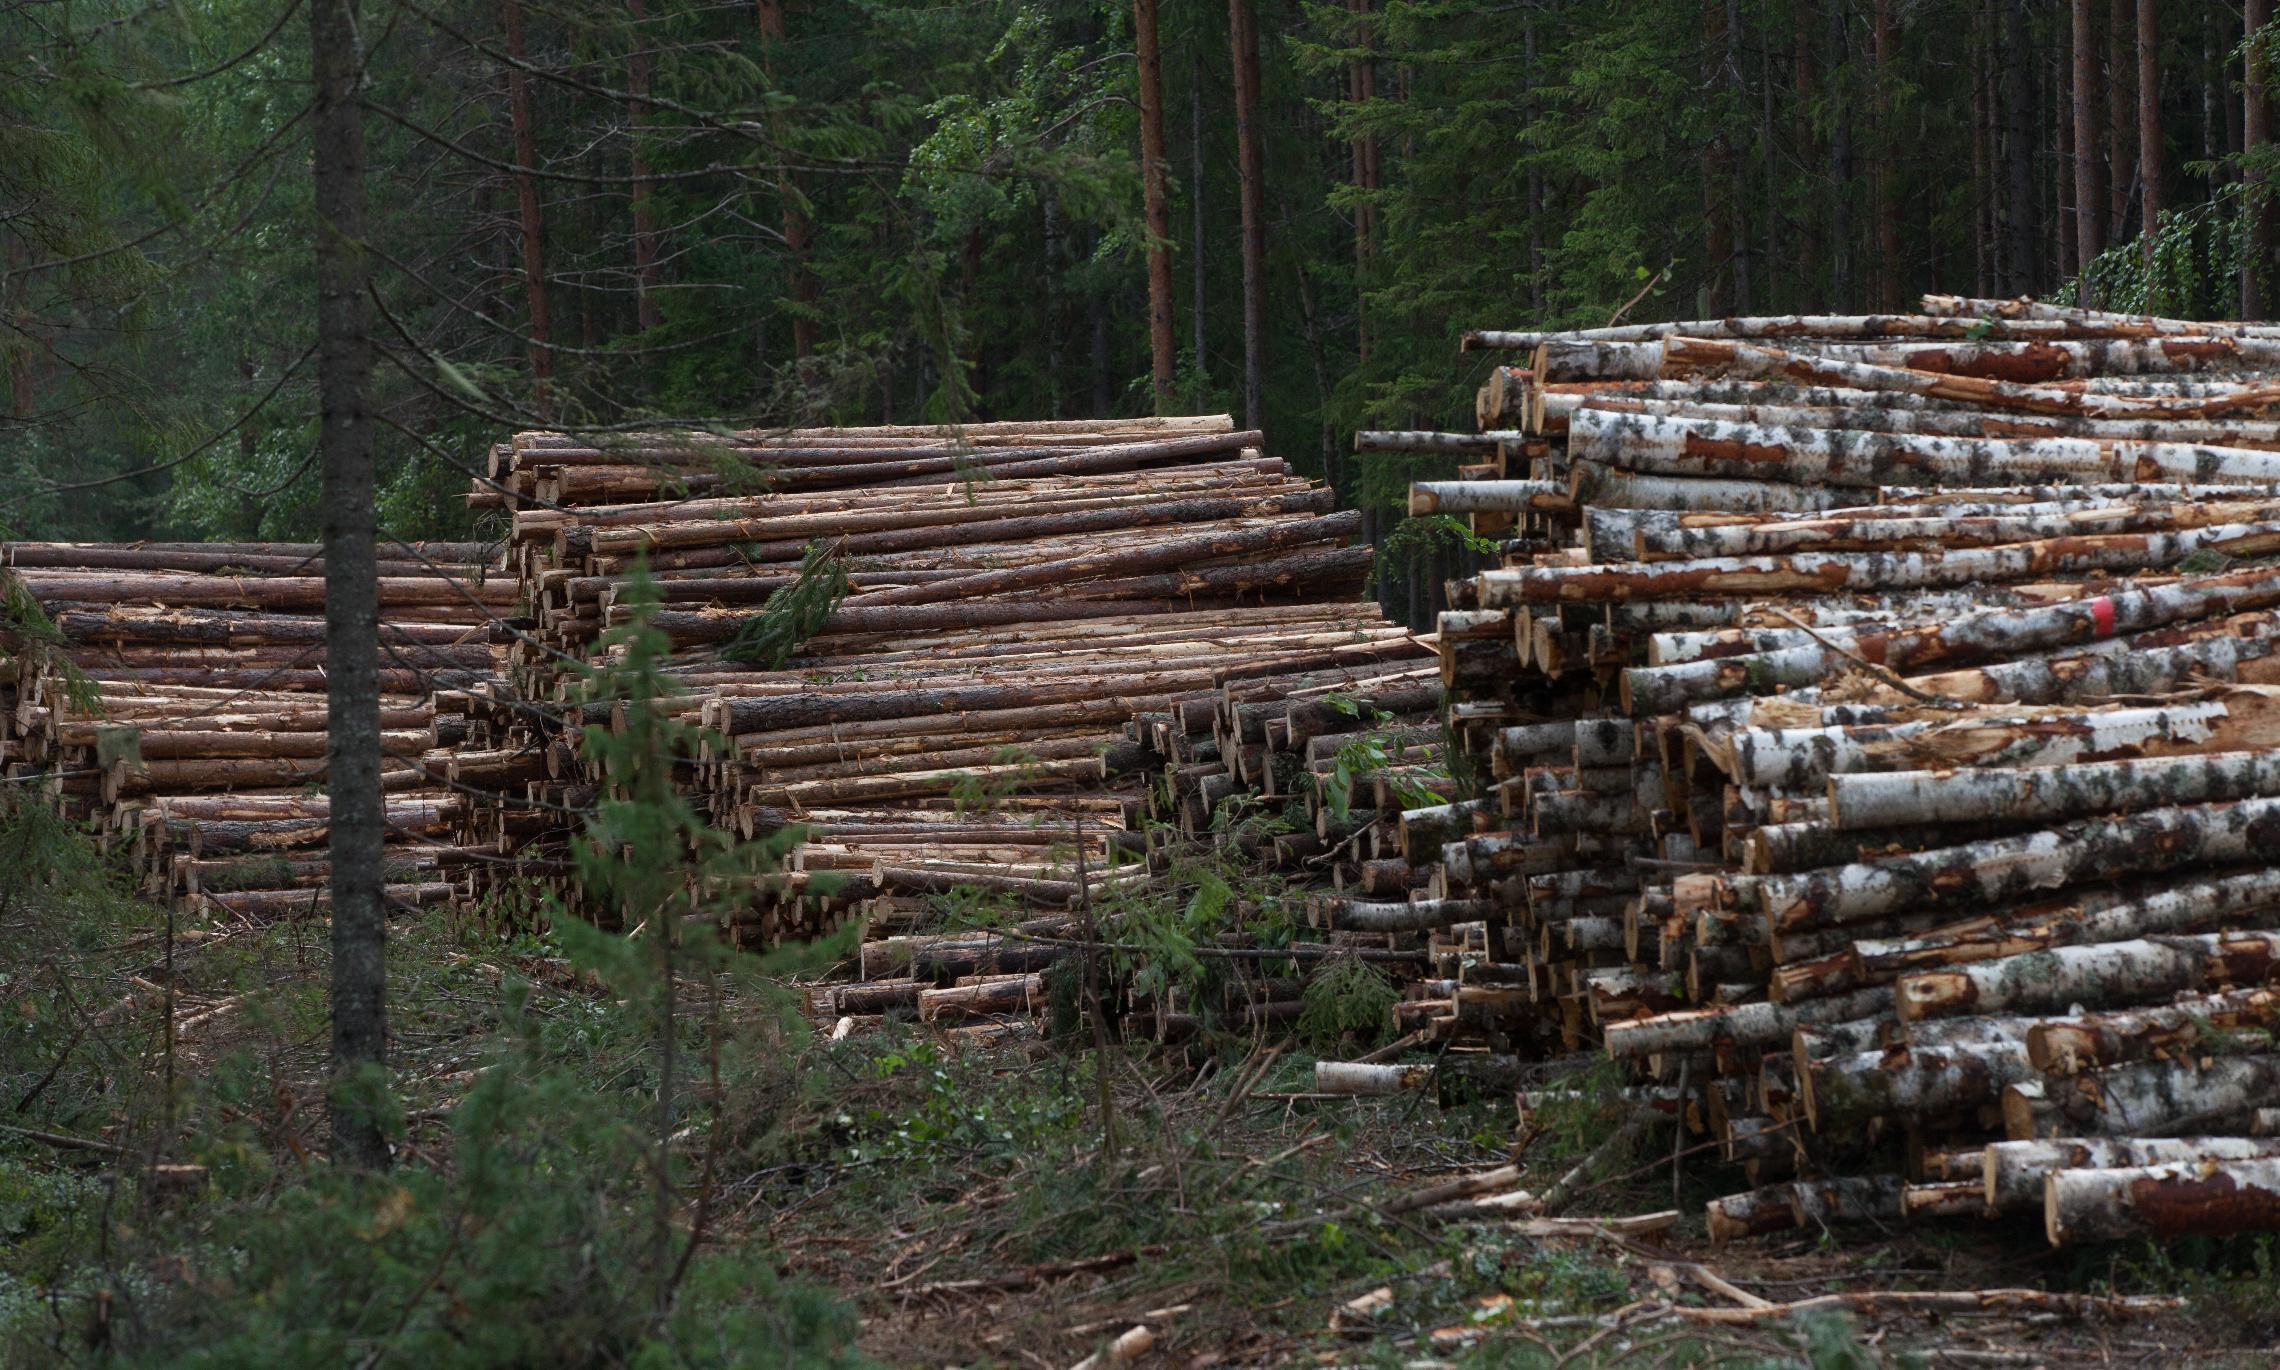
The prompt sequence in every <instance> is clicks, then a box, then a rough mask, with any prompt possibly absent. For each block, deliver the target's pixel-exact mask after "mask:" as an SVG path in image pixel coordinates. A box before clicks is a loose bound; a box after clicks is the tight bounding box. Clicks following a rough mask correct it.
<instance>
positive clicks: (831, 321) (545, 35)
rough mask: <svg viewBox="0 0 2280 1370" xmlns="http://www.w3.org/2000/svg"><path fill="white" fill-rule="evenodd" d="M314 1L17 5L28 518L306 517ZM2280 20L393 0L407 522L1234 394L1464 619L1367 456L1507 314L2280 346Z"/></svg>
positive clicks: (395, 358)
mask: <svg viewBox="0 0 2280 1370" xmlns="http://www.w3.org/2000/svg"><path fill="white" fill-rule="evenodd" d="M296 4H297V0H260V2H259V3H243V0H183V3H170V4H144V3H142V0H104V2H102V3H79V4H69V5H66V4H62V3H54V2H53V0H12V3H9V4H7V5H5V7H4V9H0V12H4V13H5V15H6V19H5V22H4V23H0V71H4V72H5V73H6V75H5V76H4V77H0V208H4V212H0V368H4V376H5V392H4V396H0V399H4V405H0V408H4V411H5V412H4V415H0V478H4V479H5V481H6V490H7V492H8V493H7V495H6V496H5V499H6V507H5V508H4V509H0V523H4V524H5V526H6V529H7V531H9V532H10V533H12V534H14V535H18V536H31V537H43V538H65V539H122V538H169V539H215V540H223V541H235V540H251V539H277V540H301V539H307V538H311V537H313V536H314V535H315V532H316V529H317V519H318V512H319V496H318V481H317V479H316V470H315V465H314V456H315V450H316V448H315V444H316V421H315V417H314V411H315V399H314V372H315V367H314V364H313V359H312V350H313V335H314V320H313V316H312V313H311V311H310V310H309V308H308V307H307V301H308V300H309V299H310V298H311V295H312V291H313V288H314V287H313V282H312V261H311V257H310V253H309V246H308V243H309V239H308V235H307V229H306V225H307V224H308V222H309V220H310V215H311V206H310V203H309V196H310V194H311V182H310V179H309V177H308V175H307V174H306V167H307V159H308V157H309V155H310V154H309V145H308V135H309V125H310V119H309V117H308V113H309V99H310V90H311V87H310V84H309V81H308V78H307V73H308V71H309V60H308V53H307V51H306V47H307V36H306V26H305V24H302V23H297V22H293V10H294V9H295V7H296ZM2271 18H2272V6H2271V4H2270V0H2248V3H2247V4H2246V6H2245V8H2244V7H2243V6H2240V5H2232V4H2225V3H2208V2H2204V0H2169V2H2167V3H2155V0H2078V2H2075V3H2067V2H2066V0H1627V2H1626V3H1621V4H1605V3H1601V4H1591V3H1580V2H1579V0H1517V2H1515V0H1343V2H1342V3H1334V2H1331V0H1231V3H1229V4H1226V5H1220V4H1217V3H1211V4H1203V3H1168V4H1159V3H1158V2H1157V0H1141V3H1138V4H1124V3H1100V2H1098V0H1027V2H1026V3H1018V2H1017V0H973V2H971V3H959V4H918V3H901V2H899V0H834V3H807V2H805V0H723V2H722V3H693V4H687V3H684V4H676V3H668V0H499V2H497V3H480V2H477V0H406V2H405V3H393V4H370V5H367V6H366V7H365V13H364V27H363V35H362V36H363V39H364V46H365V50H366V61H367V64H368V65H367V88H366V97H367V109H368V120H367V124H368V128H367V137H368V139H369V141H370V152H369V163H370V174H371V178H372V188H373V215H372V219H373V222H372V224H371V226H370V251H371V255H372V266H373V269H374V271H375V273H376V284H375V287H374V295H375V300H376V303H377V305H378V309H379V315H378V323H377V330H378V334H379V339H378V341H379V345H380V347H381V351H382V366H381V371H380V373H379V379H378V386H379V389H378V391H377V394H376V403H377V405H378V407H379V411H380V414H381V418H382V431H381V433H380V435H379V457H378V460H379V464H380V482H381V489H382V507H381V522H382V524H383V526H384V527H385V528H386V529H387V531H389V532H391V533H394V534H396V535H398V536H402V537H416V536H430V537H437V536H441V537H454V536H461V535H465V534H467V533H470V532H473V533H480V532H482V531H483V529H482V524H481V521H480V519H478V518H477V517H476V516H475V515H473V514H472V513H471V512H470V511H469V510H468V509H467V508H466V505H465V501H464V499H463V498H462V497H463V495H464V494H465V492H466V490H467V489H468V480H469V475H470V473H471V472H479V471H481V469H482V461H483V454H484V451H485V449H486V448H487V446H488V445H489V444H490V443H491V442H493V441H496V440H497V439H499V438H500V437H501V436H503V434H504V433H505V432H507V431H509V430H510V429H512V428H515V427H531V426H581V427H586V428H589V429H592V430H600V431H607V430H609V429H611V428H616V427H624V426H640V425H643V424H659V423H675V424H692V423H693V424H707V425H719V426H730V427H748V426H768V425H785V424H820V423H834V424H859V423H876V422H909V421H914V420H935V421H949V422H955V421H958V420H962V419H989V418H1012V417H1019V418H1043V417H1075V416H1088V415H1127V414H1136V413H1147V412H1150V411H1152V410H1161V411H1164V412H1204V411H1222V410H1224V411H1229V412H1233V413H1234V414H1236V415H1237V417H1238V418H1239V419H1242V420H1244V421H1246V422H1249V423H1252V424H1255V425H1256V426H1259V427H1261V428H1263V429H1264V430H1265V431H1266V433H1267V434H1268V438H1269V443H1270V446H1271V447H1272V449H1273V450H1274V451H1275V452H1276V453H1277V454H1278V455H1281V456H1284V457H1286V458H1288V459H1289V460H1291V461H1293V462H1294V463H1295V464H1297V465H1298V466H1300V467H1301V468H1302V469H1306V470H1308V471H1310V472H1312V473H1314V474H1318V475H1321V476H1323V477H1325V478H1326V479H1328V480H1329V481H1330V482H1332V483H1333V484H1334V485H1335V486H1336V487H1337V489H1338V492H1339V495H1340V497H1341V499H1342V500H1343V502H1345V503H1346V504H1348V505H1355V506H1360V507H1362V508H1364V509H1365V510H1367V511H1369V513H1370V517H1371V524H1372V526H1371V530H1370V531H1371V533H1372V535H1373V537H1374V538H1375V540H1376V541H1378V543H1379V544H1380V546H1381V547H1383V548H1385V549H1386V563H1385V565H1384V566H1383V568H1382V569H1383V574H1382V575H1381V580H1380V593H1381V597H1383V598H1384V599H1385V600H1386V601H1387V602H1388V604H1389V605H1390V606H1392V607H1393V608H1394V609H1395V611H1396V612H1397V613H1398V612H1401V611H1403V610H1404V609H1406V610H1407V611H1408V612H1409V614H1410V615H1411V617H1412V618H1413V619H1417V620H1421V619H1422V618H1423V616H1424V615H1425V614H1428V613H1430V612H1431V610H1432V609H1433V608H1434V607H1435V605H1434V599H1435V594H1436V591H1435V588H1434V587H1435V584H1436V582H1437V580H1438V579H1439V577H1440V575H1441V574H1442V573H1445V572H1447V571H1449V570H1450V569H1451V567H1452V565H1453V560H1452V559H1454V558H1460V557H1462V555H1463V549H1462V548H1461V546H1460V545H1459V540H1458V539H1457V538H1456V537H1455V536H1454V535H1453V534H1452V533H1451V532H1449V531H1448V530H1446V529H1442V528H1439V527H1438V526H1437V525H1434V526H1425V525H1412V526H1410V527H1409V528H1408V529H1407V530H1406V531H1403V530H1402V529H1401V528H1400V527H1399V523H1400V520H1401V511H1400V506H1401V504H1402V494H1403V492H1404V491H1405V489H1406V485H1407V482H1408V481H1409V480H1410V479H1412V478H1413V477H1421V476H1427V475H1431V474H1435V473H1434V472H1432V471H1430V470H1428V469H1426V468H1427V467H1429V466H1430V465H1431V464H1432V462H1433V460H1434V459H1431V458H1413V457H1398V458H1397V457H1371V458H1368V459H1366V460H1357V459H1356V458H1355V457H1354V456H1353V455H1352V454H1351V451H1350V434H1351V433H1352V432H1353V431H1354V430H1355V429H1357V428H1365V427H1416V426H1423V427H1441V426H1450V425H1457V426H1463V425H1464V424H1465V422H1466V416H1467V410H1468V408H1469V405H1468V399H1469V396H1470V394H1471V392H1472V389H1473V388H1474V387H1475V386H1476V385H1477V384H1478V382H1479V380H1480V378H1481V375H1482V374H1483V372H1484V371H1485V369H1486V368H1487V366H1489V365H1490V364H1492V362H1493V358H1491V357H1489V356H1487V355H1484V354H1472V355H1470V356H1469V357H1465V358H1460V357H1459V356H1458V353H1457V337H1458V334H1459V333H1460V332H1461V331H1462V330H1464V329H1466V328H1473V327H1523V326H1576V325H1594V324H1603V323H1606V322H1608V321H1609V319H1610V317H1612V316H1613V315H1615V314H1617V313H1618V312H1621V311H1625V310H1626V309H1627V311H1628V312H1627V314H1626V315H1625V317H1628V318H1632V319H1639V320H1644V319H1651V318H1667V317H1688V316H1699V315H1722V314H1726V313H1732V312H1740V313H1752V312H1754V313H1778V312H1837V311H1857V310H1883V311H1892V310H1899V309H1902V308H1905V307H1907V306H1908V305H1909V303H1910V302H1911V301H1912V300H1913V299H1914V297H1915V296H1916V294H1917V293H1918V292H1921V291H1925V290H1942V291H1955V292H1962V291H1971V292H1974V293H1977V294H1982V295H1991V294H2003V295H2016V294H2027V293H2033V294H2038V295H2051V294H2058V295H2061V296H2062V297H2065V298H2073V297H2074V296H2075V295H2076V294H2077V293H2080V292H2081V290H2082V287H2080V286H2078V285H2077V284H2074V282H2075V280H2076V278H2077V277H2078V276H2080V275H2081V273H2082V272H2083V270H2084V268H2085V265H2087V267H2088V276H2087V277H2086V278H2085V279H2086V280H2087V281H2088V287H2087V289H2088V293H2090V294H2091V295H2094V296H2095V297H2096V299H2097V302H2098V303H2101V304H2104V305H2108V306H2113V307H2122V308H2147V309H2156V310H2160V311H2162V312H2166V313H2171V314H2179V315H2187V316H2199V317H2211V316H2224V315H2232V314H2236V313H2242V312H2246V313H2248V314H2250V315H2252V316H2253V315H2258V314H2261V313H2262V312H2263V311H2264V302H2263V296H2264V284H2263V282H2262V281H2261V280H2260V279H2259V278H2258V273H2257V272H2255V271H2252V270H2244V267H2246V266H2247V265H2248V264H2251V263H2257V262H2266V263H2268V262H2269V261H2270V259H2271V256H2272V251H2271V245H2272V238H2271V231H2270V226H2269V225H2270V219H2271V217H2272V216H2271V214H2270V212H2269V210H2268V209H2264V208H2262V200H2263V195H2262V192H2261V189H2260V187H2261V185H2262V184H2263V182H2264V180H2265V178H2266V177H2267V176H2268V175H2269V174H2270V168H2271V167H2272V165H2273V163H2274V161H2275V157H2274V153H2273V150H2272V147H2271V144H2270V139H2271V132H2270V130H2271V121H2270V110H2269V103H2268V101H2267V100H2266V99H2265V98H2264V92H2265V89H2266V85H2267V83H2266V82H2265V80H2264V74H2265V66H2266V63H2267V61H2268V59H2267V58H2266V57H2265V56H2264V55H2263V54H2264V53H2265V52H2266V51H2268V50H2269V48H2270V46H2271V41H2272V38H2273V29H2272V24H2271ZM2259 31H2262V32H2263V33H2264V34H2265V35H2266V40H2267V41H2266V42H2265V43H2263V44H2259V43H2257V42H2254V41H2252V40H2253V38H2254V37H2255V35H2256V34H2257V33H2258V32H2259ZM1144 56H1152V57H1153V58H1154V59H1155V60H1154V61H1144V60H1141V59H1142V58H1143V57H1144ZM1151 77H1152V78H1153V79H1152V81H1151V79H1150V78H1151ZM1151 85H1152V87H1153V88H1152V89H1151ZM1151 111H1152V117H1153V118H1154V119H1155V120H1157V121H1158V122H1160V125H1161V135H1160V146H1161V148H1162V158H1161V160H1160V161H1159V162H1158V163H1157V164H1156V165H1157V166H1158V167H1159V168H1160V170H1161V173H1162V177H1163V180H1162V191H1161V202H1160V204H1158V203H1155V202H1154V201H1153V200H1152V197H1151V196H1150V195H1149V194H1148V193H1147V185H1146V182H1147V180H1148V177H1147V176H1146V175H1145V174H1144V172H1145V170H1146V169H1147V165H1148V164H1147V163H1146V162H1145V161H1144V159H1143V156H1142V153H1143V141H1144V124H1145V123H1146V122H1147V121H1148V118H1149V117H1150V115H1151ZM2084 132H2088V133H2089V134H2090V135H2091V136H2090V137H2089V138H2088V139H2084V138H2083V137H2082V136H2081V135H2082V134H2083V133H2084ZM1247 144H1248V146H1247ZM2149 223H2152V224H2154V225H2155V232H2154V233H2151V234H2148V233H2146V232H2145V229H2146V226H2147V225H2148V224H2149ZM1152 250H1153V252H1154V253H1155V254H1157V255H1158V256H1159V260H1158V261H1157V262H1156V263H1155V265H1156V266H1157V268H1158V269H1159V270H1160V271H1161V273H1162V274H1161V276H1160V277H1159V279H1158V280H1157V281H1156V283H1155V284H1156V290H1157V292H1158V295H1159V303H1158V306H1157V316H1158V317H1155V318H1153V319H1152V317H1151V308H1150V288H1151V280H1150V268H1151V261H1150V257H1151V254H1152ZM1152 324H1153V327H1152V326H1151V325H1152ZM493 517H496V516H493Z"/></svg>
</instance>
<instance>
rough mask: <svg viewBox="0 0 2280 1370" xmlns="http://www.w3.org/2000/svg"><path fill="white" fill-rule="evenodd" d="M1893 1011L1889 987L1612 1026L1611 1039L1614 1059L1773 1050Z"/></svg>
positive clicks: (1608, 1037) (1609, 1045)
mask: <svg viewBox="0 0 2280 1370" xmlns="http://www.w3.org/2000/svg"><path fill="white" fill-rule="evenodd" d="M1891 1007H1892V991H1891V990H1890V989H1889V988H1885V987H1881V986H1880V987H1876V988H1871V989H1863V990H1854V991H1852V992H1850V993H1847V994H1839V995H1833V996H1831V997H1829V998H1826V999H1809V1000H1806V1001H1805V1002H1803V1003H1797V1004H1771V1003H1758V1004H1737V1005H1734V1006H1732V1007H1729V1008H1706V1009H1681V1010H1679V1011H1677V1012H1674V1013H1662V1014H1657V1015H1655V1016H1654V1017H1651V1018H1638V1019H1633V1020H1632V1021H1630V1022H1627V1023H1610V1024H1608V1025H1607V1028H1606V1032H1605V1036H1606V1040H1607V1053H1608V1054H1609V1055H1610V1056H1618V1057H1621V1056H1648V1055H1653V1054H1655V1053H1657V1052H1671V1051H1689V1050H1702V1049H1706V1048H1709V1047H1712V1046H1716V1045H1719V1044H1730V1045H1732V1046H1735V1047H1742V1048H1748V1047H1769V1046H1774V1045H1777V1044H1779V1043H1782V1042H1786V1041H1788V1040H1789V1037H1790V1034H1791V1032H1793V1031H1794V1030H1795V1029H1797V1028H1798V1027H1800V1026H1810V1025H1813V1024H1816V1023H1844V1022H1851V1021H1853V1020H1855V1019H1860V1018H1873V1017H1876V1016H1878V1015H1880V1014H1883V1013H1887V1012H1889V1011H1890V1010H1891Z"/></svg>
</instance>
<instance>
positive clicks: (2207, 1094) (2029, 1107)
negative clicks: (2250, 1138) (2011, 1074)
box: [2003, 1056, 2280, 1142]
mask: <svg viewBox="0 0 2280 1370" xmlns="http://www.w3.org/2000/svg"><path fill="white" fill-rule="evenodd" d="M2275 1094H2280V1056H2219V1057H2216V1058H2214V1059H2212V1060H2210V1061H2209V1062H2208V1063H2207V1064H2206V1065H2201V1064H2199V1063H2197V1062H2187V1061H2135V1062H2132V1063H2130V1064H2128V1065H2120V1066H2114V1067H2111V1068H2109V1069H2106V1070H2096V1071H2089V1072H2087V1073H2084V1074H2081V1075H2071V1076H2068V1077H2066V1078H2064V1079H2047V1080H2042V1081H2034V1080H2027V1081H2021V1082H2020V1083H2018V1084H2014V1085H2012V1086H2011V1087H2009V1088H2008V1089H2005V1090H2004V1091H2003V1131H2004V1133H2005V1135H2006V1136H2008V1137H2009V1138H2010V1140H2012V1141H2015V1142H2023V1141H2031V1140H2034V1139H2035V1138H2038V1137H2161V1136H2175V1135H2180V1134H2191V1133H2198V1132H2206V1131H2209V1130H2211V1128H2212V1126H2214V1125H2217V1124H2220V1123H2222V1121H2223V1120H2224V1119H2227V1118H2231V1117H2235V1116H2244V1115H2246V1114H2248V1113H2249V1112H2251V1111H2252V1110H2254V1109H2255V1108H2256V1107H2257V1106H2258V1105H2259V1104H2260V1103H2262V1102H2263V1101H2265V1100H2268V1099H2271V1098H2273V1097H2274V1096H2275Z"/></svg>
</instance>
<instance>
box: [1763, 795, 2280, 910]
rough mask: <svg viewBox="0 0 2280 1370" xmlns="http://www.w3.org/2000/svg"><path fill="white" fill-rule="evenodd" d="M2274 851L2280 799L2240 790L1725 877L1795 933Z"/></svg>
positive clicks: (2279, 834) (2278, 846)
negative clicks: (1814, 867)
mask: <svg viewBox="0 0 2280 1370" xmlns="http://www.w3.org/2000/svg"><path fill="white" fill-rule="evenodd" d="M2275 850H2280V800H2276V799H2244V800H2241V801H2240V802H2238V803H2233V804H2204V805H2198V806H2194V807H2190V808H2169V809H2149V810H2147V811H2146V812H2144V813H2139V814H2132V815H2129V816H2127V817H2123V818H2111V819H2091V820H2087V821H2084V822H2080V823H2073V824H2069V825H2067V826H2065V827H2063V828H2054V829H2050V830H2048V831H2044V832H2036V833H2028V834H2025V835H2023V836H2019V837H1999V838H1992V839H1989V840H1987V841H1983V842H1969V843H1964V844H1962V845H1959V846H1954V847H1943V848H1938V849H1936V850H1932V851H1924V852H1911V853H1908V854H1906V855H1903V856H1895V857H1890V858H1886V859H1884V860H1880V861H1875V862H1861V863H1855V864H1853V865H1847V866H1836V867H1831V868H1830V869H1827V870H1818V871H1808V872H1805V873H1803V874H1799V875H1767V876H1737V877H1733V878H1731V879H1730V880H1729V881H1728V886H1729V889H1730V891H1731V892H1732V894H1733V895H1734V896H1735V897H1736V898H1737V899H1738V900H1741V901H1743V903H1744V906H1745V907H1755V908H1756V909H1758V910H1759V911H1760V912H1762V913H1763V914H1764V915H1765V916H1766V918H1767V920H1768V923H1769V926H1771V927H1772V928H1773V929H1775V930H1777V931H1788V932H1801V931H1806V930H1808V929H1813V928H1829V927H1838V926H1841V925H1843V924H1846V923H1858V922H1865V921H1867V920H1869V919H1872V918H1879V917H1883V916H1886V915H1889V914H1896V913H1900V912H1903V911H1907V910H1910V909H1914V908H1920V907H1923V906H1927V905H1947V906H1957V905H1967V904H1985V903H1995V902H2001V901H2003V900H2007V899H2016V898H2019V897H2021V896H2024V895H2027V894H2030V893H2032V892H2033V891H2035V890H2040V889H2058V888H2061V887H2063V886H2066V885H2072V884H2078V883H2081V882H2084V881H2089V880H2102V879H2110V878H2112V877H2114V876H2118V875H2126V874H2130V873H2132V872H2138V871H2154V870H2168V869H2172V868H2174V867H2178V866H2184V865H2225V864H2232V863H2237V862H2244V861H2248V860H2252V859H2256V858H2258V857H2260V856H2261V855H2262V854H2264V853H2266V852H2270V851H2275Z"/></svg>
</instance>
